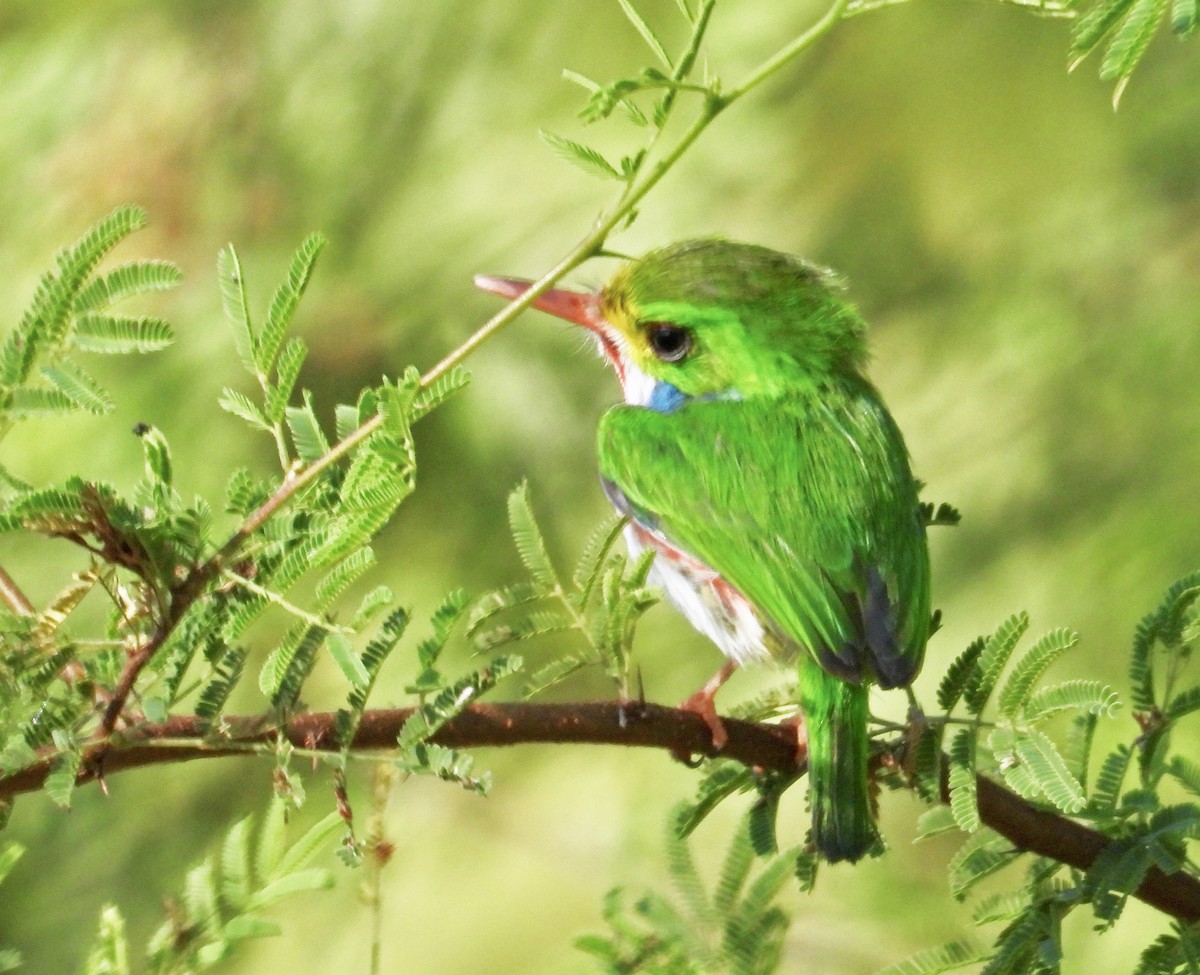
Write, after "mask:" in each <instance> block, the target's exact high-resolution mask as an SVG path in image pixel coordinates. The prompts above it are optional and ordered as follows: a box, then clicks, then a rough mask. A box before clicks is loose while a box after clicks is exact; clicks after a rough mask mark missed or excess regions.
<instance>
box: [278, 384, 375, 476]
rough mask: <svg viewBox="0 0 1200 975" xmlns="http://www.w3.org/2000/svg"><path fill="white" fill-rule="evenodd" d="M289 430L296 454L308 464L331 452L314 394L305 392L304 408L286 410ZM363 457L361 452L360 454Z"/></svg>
mask: <svg viewBox="0 0 1200 975" xmlns="http://www.w3.org/2000/svg"><path fill="white" fill-rule="evenodd" d="M285 415H286V416H287V425H288V429H289V430H291V432H292V442H293V443H294V444H295V445H296V454H297V456H299V458H300V459H301V460H302V461H304V463H306V464H311V463H312V462H313V461H314V460H316V459H317V458H318V457H321V456H322V455H324V454H326V453H328V451H329V441H328V440H326V439H325V434H324V432H323V431H322V430H321V424H320V423H319V422H318V421H317V414H316V410H315V409H314V407H313V401H312V393H310V392H309V391H308V390H307V389H306V390H305V391H304V405H303V406H289V407H287V408H286V410H285ZM360 455H361V452H360Z"/></svg>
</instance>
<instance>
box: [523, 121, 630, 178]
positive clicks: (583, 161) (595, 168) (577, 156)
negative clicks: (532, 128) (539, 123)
mask: <svg viewBox="0 0 1200 975" xmlns="http://www.w3.org/2000/svg"><path fill="white" fill-rule="evenodd" d="M538 134H539V135H540V136H541V137H542V139H543V141H545V143H546V144H547V145H548V146H550V148H551V149H553V150H554V151H555V152H557V153H558V154H559V155H560V156H562V158H563V159H565V160H567V162H569V163H573V164H574V165H575V166H578V167H579V168H580V169H582V170H583V171H584V172H585V173H590V174H591V175H593V176H600V177H602V178H604V179H618V180H619V179H621V178H622V177H621V174H620V173H619V172H617V170H616V168H615V167H614V166H613V164H612V163H610V162H609V161H608V160H607V159H605V158H604V157H603V156H602V155H601V154H600V153H599V152H598V151H597V150H595V149H593V148H592V147H591V146H585V145H582V144H580V143H578V142H574V141H572V140H571V139H567V138H564V137H563V136H561V135H555V134H554V133H553V132H547V131H546V130H545V129H539V130H538Z"/></svg>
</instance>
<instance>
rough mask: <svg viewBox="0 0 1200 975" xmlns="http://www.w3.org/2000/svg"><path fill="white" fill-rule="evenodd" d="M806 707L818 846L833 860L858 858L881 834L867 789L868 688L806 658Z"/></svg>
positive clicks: (802, 703)
mask: <svg viewBox="0 0 1200 975" xmlns="http://www.w3.org/2000/svg"><path fill="white" fill-rule="evenodd" d="M800 706H801V707H802V708H803V710H804V726H805V729H806V730H807V732H808V790H809V792H808V795H809V804H810V806H811V807H812V840H813V845H814V846H816V848H817V853H818V854H820V855H821V856H822V857H823V858H824V859H826V860H828V861H829V862H830V863H836V862H837V861H839V860H849V861H851V862H854V861H855V860H859V859H861V858H862V857H863V856H864V855H865V854H866V853H867V852H869V851H870V849H871V847H872V846H874V845H875V842H876V840H877V838H878V834H877V833H876V831H875V824H874V822H873V820H872V816H871V803H870V798H869V796H868V794H867V688H866V687H865V686H862V685H858V684H848V683H846V682H845V681H842V680H839V679H838V678H836V677H834V676H832V675H830V674H827V673H826V672H825V671H823V670H822V669H821V668H820V667H819V666H817V665H815V664H814V663H812V662H811V661H805V662H804V663H802V664H801V665H800Z"/></svg>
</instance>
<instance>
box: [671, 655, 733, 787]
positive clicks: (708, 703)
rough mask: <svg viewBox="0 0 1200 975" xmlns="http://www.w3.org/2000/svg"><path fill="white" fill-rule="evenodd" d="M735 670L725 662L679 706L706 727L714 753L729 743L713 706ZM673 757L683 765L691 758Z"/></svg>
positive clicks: (687, 756) (731, 663) (729, 662)
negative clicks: (697, 716)
mask: <svg viewBox="0 0 1200 975" xmlns="http://www.w3.org/2000/svg"><path fill="white" fill-rule="evenodd" d="M735 670H737V664H735V663H734V662H733V661H726V662H725V664H724V666H722V667H721V669H720V670H718V671H717V672H716V673H715V674H713V676H712V677H711V678H710V679H709V681H708V683H706V684H705V685H704V686H703V687H702V688H700V690H698V691H696V693H695V694H693V695H692V696H691V697H689V698H688V699H687V700H686V701H684V702H683V703H682V704H680V705H679V710H681V711H690V712H691V713H692V714H698V715H699V716H700V717H701V719H702V720H703V721H704V723H705V724H706V725H707V726H708V730H709V732H710V733H711V734H712V750H713V751H714V752H719V751H720V750H721V749H722V748H724V747H725V744H726V743H727V742H728V741H729V732H728V731H726V730H725V722H724V721H722V720H721V716H720V715H719V714H717V708H716V704H715V699H716V696H717V691H719V690H720V689H721V685H722V684H724V683H725V682H726V681H727V680H729V677H730V675H731V674H732V673H733V672H734V671H735ZM675 757H676V758H678V759H679V760H680V761H682V762H684V763H685V764H687V763H688V762H689V760H690V758H691V756H690V755H681V754H679V753H678V752H677V753H676V754H675Z"/></svg>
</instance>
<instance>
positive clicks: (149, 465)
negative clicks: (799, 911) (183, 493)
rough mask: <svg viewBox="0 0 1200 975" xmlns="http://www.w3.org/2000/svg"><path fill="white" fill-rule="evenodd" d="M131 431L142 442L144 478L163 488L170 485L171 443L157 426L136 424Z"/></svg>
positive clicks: (167, 487)
mask: <svg viewBox="0 0 1200 975" xmlns="http://www.w3.org/2000/svg"><path fill="white" fill-rule="evenodd" d="M133 432H134V433H135V434H137V436H138V438H139V439H140V440H141V442H142V453H143V455H144V456H145V458H146V478H147V480H149V481H150V483H151V484H154V485H156V486H159V487H161V488H164V489H169V488H170V487H171V479H172V475H171V445H170V444H168V443H167V438H166V437H165V436H163V432H162V431H161V430H159V429H158V428H157V427H152V426H148V425H147V424H144V423H143V424H138V426H136V427H134V430H133Z"/></svg>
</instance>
